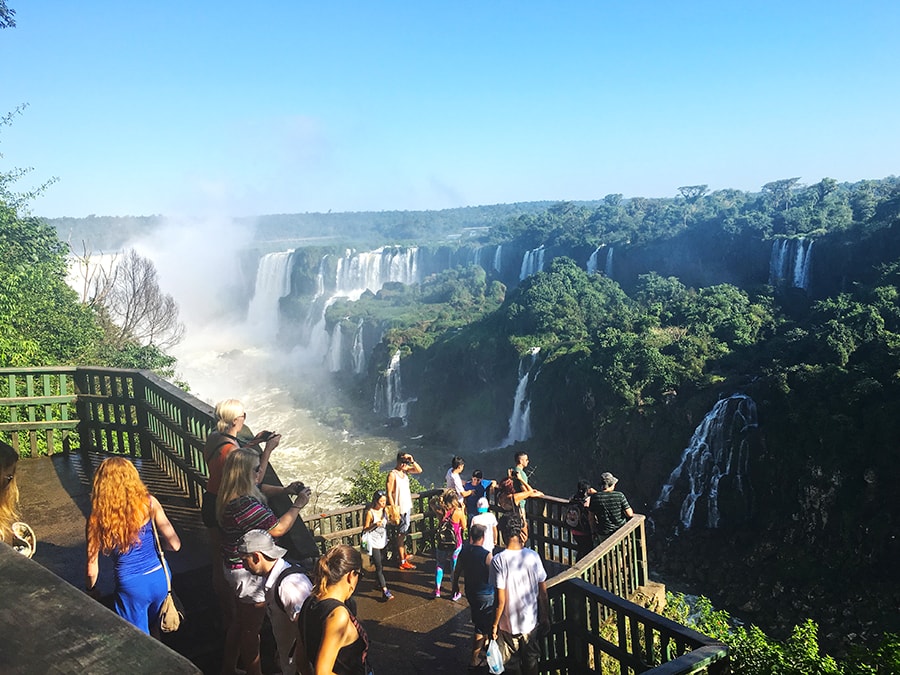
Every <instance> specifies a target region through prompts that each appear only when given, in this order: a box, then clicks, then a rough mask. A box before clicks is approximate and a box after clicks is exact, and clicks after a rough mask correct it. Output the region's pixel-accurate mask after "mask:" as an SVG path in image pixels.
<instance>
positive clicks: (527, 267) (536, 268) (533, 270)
mask: <svg viewBox="0 0 900 675" xmlns="http://www.w3.org/2000/svg"><path fill="white" fill-rule="evenodd" d="M543 271H544V245H543V244H541V245H540V246H538V247H537V248H533V249H531V250H530V251H526V252H525V255H523V256H522V269H521V270H520V271H519V281H522V280H523V279H525V278H526V277H530V276H531V275H532V274H537V273H538V272H543Z"/></svg>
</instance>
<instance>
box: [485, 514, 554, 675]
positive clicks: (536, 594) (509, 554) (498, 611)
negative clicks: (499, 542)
mask: <svg viewBox="0 0 900 675" xmlns="http://www.w3.org/2000/svg"><path fill="white" fill-rule="evenodd" d="M503 537H504V539H505V540H506V549H504V550H503V551H500V553H498V554H497V555H495V556H494V558H493V560H491V582H492V583H493V585H494V590H495V591H496V598H495V603H494V617H493V618H494V621H493V624H492V626H491V637H492V638H493V639H494V640H496V641H497V644H498V645H499V647H500V651H501V653H502V654H503V664H504V667H506V668H507V669H509V668H514V667H518V668H519V669H520V671H519V672H521V673H523V675H537V674H538V660H539V659H540V655H541V648H540V639H539V638H540V635H542V634H545V633H546V632H547V630H548V629H549V626H550V623H549V622H550V603H549V600H548V598H547V584H546V581H547V573H546V572H545V571H544V565H543V563H542V562H541V557H540V556H539V555H538V554H537V552H536V551H533V550H531V549H530V548H526V547H525V543H526V542H527V540H528V532H527V531H526V530H525V522H524V520H523V519H522V518H521V517H520V516H519V514H517V513H515V512H513V514H512V515H510V516H509V517H507V518H506V519H505V521H504V523H503Z"/></svg>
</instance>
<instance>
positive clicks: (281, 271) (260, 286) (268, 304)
mask: <svg viewBox="0 0 900 675" xmlns="http://www.w3.org/2000/svg"><path fill="white" fill-rule="evenodd" d="M293 253H294V249H291V250H289V251H280V252H278V253H267V254H266V255H264V256H263V257H262V258H260V260H259V266H258V267H257V269H256V286H255V288H254V291H253V298H251V300H250V307H249V309H248V310H247V325H248V326H250V327H251V328H252V329H253V331H254V334H255V335H256V336H257V337H258V338H260V339H261V340H262V341H265V342H271V341H273V340H274V339H275V338H276V337H277V335H278V313H279V312H278V301H279V300H281V298H283V297H284V296H286V295H287V294H288V293H290V292H291V265H290V262H291V255H292V254H293Z"/></svg>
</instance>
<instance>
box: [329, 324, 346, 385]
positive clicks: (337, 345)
mask: <svg viewBox="0 0 900 675" xmlns="http://www.w3.org/2000/svg"><path fill="white" fill-rule="evenodd" d="M342 336H343V331H342V330H341V324H340V322H338V323H336V324H334V328H332V329H331V343H330V344H329V345H328V370H329V371H330V372H332V373H339V372H341V338H342Z"/></svg>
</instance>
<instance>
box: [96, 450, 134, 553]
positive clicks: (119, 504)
mask: <svg viewBox="0 0 900 675" xmlns="http://www.w3.org/2000/svg"><path fill="white" fill-rule="evenodd" d="M149 518H150V492H149V491H148V490H147V486H146V485H144V483H143V481H141V477H140V476H139V475H138V472H137V469H135V468H134V464H132V463H131V462H130V461H128V460H127V459H125V458H123V457H110V458H109V459H105V460H103V462H101V463H100V466H99V467H97V472H96V473H95V474H94V487H93V490H92V491H91V515H90V517H89V518H88V525H87V546H88V557H89V558H90V557H92V556H95V555H97V553H100V552H102V553H103V554H105V555H108V554H110V553H113V552H115V551H118V552H119V553H127V552H128V551H130V550H131V548H132V546H134V545H135V544H136V543H137V542H138V540H139V535H138V533H139V532H140V529H141V527H143V526H144V524H145V523H146V522H147V520H148V519H149Z"/></svg>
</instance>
